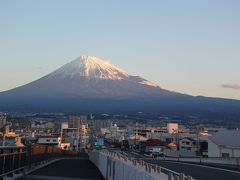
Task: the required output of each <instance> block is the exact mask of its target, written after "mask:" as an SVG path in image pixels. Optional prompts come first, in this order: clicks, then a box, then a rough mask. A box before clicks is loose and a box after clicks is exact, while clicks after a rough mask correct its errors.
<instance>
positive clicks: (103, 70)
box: [0, 56, 240, 117]
mask: <svg viewBox="0 0 240 180" xmlns="http://www.w3.org/2000/svg"><path fill="white" fill-rule="evenodd" d="M239 109H240V101H237V100H230V99H221V98H207V97H194V96H189V95H184V94H180V93H177V92H173V91H168V90H166V89H163V88H161V87H160V86H158V85H157V84H154V83H152V82H150V81H147V80H145V79H144V78H142V77H140V76H131V75H129V74H127V73H126V72H125V71H124V70H122V69H120V68H117V67H115V66H114V65H111V64H110V63H109V62H107V61H103V60H101V59H99V58H96V57H91V56H80V57H79V58H77V59H75V60H74V61H72V62H70V63H68V64H66V65H64V66H62V67H61V68H59V69H57V70H56V71H54V72H52V73H50V74H48V75H46V76H44V77H42V78H40V79H38V80H36V81H33V82H31V83H29V84H26V85H24V86H21V87H18V88H15V89H12V90H9V91H5V92H1V93H0V111H3V110H4V111H5V110H15V111H26V110H27V111H58V112H60V111H68V112H79V111H80V112H137V111H145V112H169V113H173V112H181V113H186V112H187V113H189V112H191V113H195V112H196V113H211V114H212V113H213V114H222V113H227V114H232V115H234V116H235V115H236V117H240V111H239Z"/></svg>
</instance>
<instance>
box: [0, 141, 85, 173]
mask: <svg viewBox="0 0 240 180" xmlns="http://www.w3.org/2000/svg"><path fill="white" fill-rule="evenodd" d="M66 156H68V157H69V156H70V157H75V156H86V155H85V154H83V153H79V152H76V151H69V150H61V149H59V148H56V147H53V146H44V145H30V146H23V147H0V177H3V176H11V174H13V173H16V174H18V173H20V172H21V171H24V170H25V169H28V170H30V169H31V168H32V166H36V165H39V164H41V163H42V162H43V161H50V160H52V159H55V158H60V157H66Z"/></svg>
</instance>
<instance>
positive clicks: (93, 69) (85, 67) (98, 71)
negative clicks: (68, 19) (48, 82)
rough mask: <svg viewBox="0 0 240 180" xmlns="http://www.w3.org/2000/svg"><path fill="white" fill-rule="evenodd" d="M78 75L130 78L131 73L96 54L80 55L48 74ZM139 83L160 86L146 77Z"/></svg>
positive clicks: (60, 75)
mask: <svg viewBox="0 0 240 180" xmlns="http://www.w3.org/2000/svg"><path fill="white" fill-rule="evenodd" d="M78 77H85V78H88V79H103V80H104V79H105V80H129V79H131V78H130V77H131V76H130V75H128V74H127V73H126V71H124V70H123V69H120V68H118V67H116V66H114V65H112V64H110V63H109V62H108V61H104V60H101V59H100V58H97V57H94V56H86V55H83V56H80V57H78V58H77V59H75V60H73V61H71V62H70V63H67V64H65V65H64V66H62V67H61V68H60V69H58V70H56V71H54V72H52V73H51V74H49V75H48V77H47V78H48V79H54V78H63V79H74V78H78ZM138 83H139V84H142V85H146V86H153V87H158V85H157V84H154V83H152V82H150V81H147V80H145V79H141V81H139V82H138Z"/></svg>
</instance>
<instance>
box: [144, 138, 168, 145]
mask: <svg viewBox="0 0 240 180" xmlns="http://www.w3.org/2000/svg"><path fill="white" fill-rule="evenodd" d="M146 146H165V142H162V141H160V140H159V139H148V140H147V141H146Z"/></svg>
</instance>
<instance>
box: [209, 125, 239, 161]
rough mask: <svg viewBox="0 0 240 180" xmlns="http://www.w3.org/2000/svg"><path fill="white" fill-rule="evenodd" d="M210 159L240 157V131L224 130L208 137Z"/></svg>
mask: <svg viewBox="0 0 240 180" xmlns="http://www.w3.org/2000/svg"><path fill="white" fill-rule="evenodd" d="M208 157H224V158H228V157H240V130H222V131H219V132H216V133H214V134H213V135H212V136H210V137H208Z"/></svg>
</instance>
